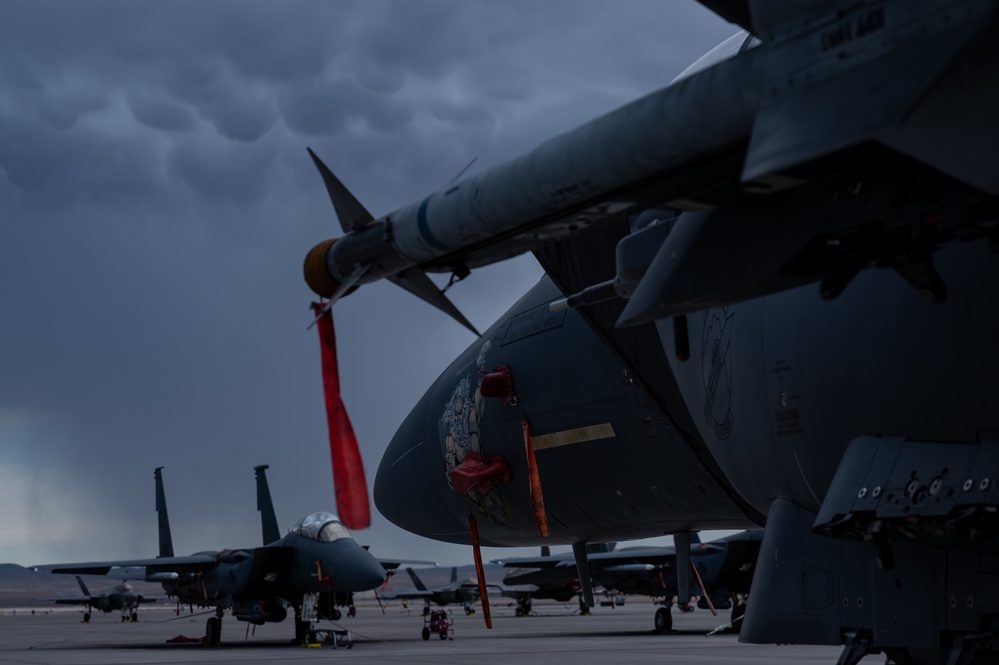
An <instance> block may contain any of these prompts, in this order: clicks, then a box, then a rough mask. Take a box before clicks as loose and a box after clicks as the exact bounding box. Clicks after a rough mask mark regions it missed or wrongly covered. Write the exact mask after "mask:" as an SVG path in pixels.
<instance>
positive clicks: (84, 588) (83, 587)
mask: <svg viewBox="0 0 999 665" xmlns="http://www.w3.org/2000/svg"><path fill="white" fill-rule="evenodd" d="M74 577H75V578H76V583H77V584H79V585H80V591H82V592H83V595H84V596H87V597H88V598H89V597H90V592H89V591H87V585H86V584H84V583H83V578H82V577H80V576H79V575H74Z"/></svg>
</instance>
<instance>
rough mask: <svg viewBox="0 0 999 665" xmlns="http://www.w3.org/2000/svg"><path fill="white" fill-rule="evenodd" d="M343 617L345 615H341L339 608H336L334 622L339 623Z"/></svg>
mask: <svg viewBox="0 0 999 665" xmlns="http://www.w3.org/2000/svg"><path fill="white" fill-rule="evenodd" d="M342 616H343V615H342V614H341V613H340V610H338V609H337V608H335V607H334V608H333V617H332V618H333V620H334V621H339V620H340V617H342Z"/></svg>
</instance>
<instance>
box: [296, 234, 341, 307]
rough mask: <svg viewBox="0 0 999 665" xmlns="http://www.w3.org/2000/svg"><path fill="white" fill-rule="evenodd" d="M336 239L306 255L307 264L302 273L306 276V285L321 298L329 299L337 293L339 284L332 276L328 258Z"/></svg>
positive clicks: (323, 243)
mask: <svg viewBox="0 0 999 665" xmlns="http://www.w3.org/2000/svg"><path fill="white" fill-rule="evenodd" d="M335 242H336V239H331V240H324V241H322V242H321V243H319V244H318V245H316V246H315V247H313V248H312V249H310V250H309V253H308V254H306V255H305V264H304V265H303V266H302V272H303V273H304V274H305V283H306V284H308V285H309V288H310V289H312V292H313V293H315V294H316V295H317V296H319V297H321V298H329V297H330V296H332V295H333V294H334V293H335V292H336V289H337V287H338V286H339V284H338V283H337V281H336V280H335V279H333V276H332V275H330V270H329V267H328V266H327V263H326V257H327V255H329V252H330V248H331V247H332V246H333V243H335Z"/></svg>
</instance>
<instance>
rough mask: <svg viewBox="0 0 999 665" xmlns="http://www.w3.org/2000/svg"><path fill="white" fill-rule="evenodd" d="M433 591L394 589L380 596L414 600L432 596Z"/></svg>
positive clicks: (388, 598)
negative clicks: (392, 591)
mask: <svg viewBox="0 0 999 665" xmlns="http://www.w3.org/2000/svg"><path fill="white" fill-rule="evenodd" d="M434 595H435V594H434V592H433V591H419V590H414V591H396V592H394V593H387V594H382V596H381V597H382V598H384V599H386V600H416V599H420V598H424V599H425V598H433V597H434Z"/></svg>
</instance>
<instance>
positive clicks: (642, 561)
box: [493, 531, 763, 632]
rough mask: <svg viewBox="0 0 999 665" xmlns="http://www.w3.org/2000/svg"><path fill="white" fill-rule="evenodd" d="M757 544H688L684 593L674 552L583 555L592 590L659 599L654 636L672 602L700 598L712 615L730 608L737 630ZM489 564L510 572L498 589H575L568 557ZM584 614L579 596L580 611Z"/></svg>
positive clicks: (734, 539)
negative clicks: (689, 581)
mask: <svg viewBox="0 0 999 665" xmlns="http://www.w3.org/2000/svg"><path fill="white" fill-rule="evenodd" d="M695 536H696V534H691V539H692V540H694V538H695ZM762 540H763V532H762V531H743V532H741V533H738V534H735V535H732V536H726V537H724V538H720V539H718V540H715V541H711V542H706V543H702V542H693V543H692V544H691V546H690V562H691V564H692V566H693V568H692V570H693V571H696V574H695V575H694V576H693V580H692V582H693V583H692V584H691V585H690V587H688V588H687V589H686V591H685V592H684V593H680V591H679V590H678V589H677V586H676V579H677V577H676V565H677V556H676V549H675V548H674V547H625V548H620V549H619V548H616V547H614V546H613V545H614V544H613V543H611V544H609V545H610V546H608V547H603V548H602V551H598V550H595V549H594V546H595V545H598V544H596V543H591V544H590V545H589V549H588V551H587V560H588V562H589V572H590V579H591V581H592V583H593V584H594V585H599V586H602V587H604V588H605V589H609V590H613V591H616V592H618V593H624V594H635V595H643V596H650V597H653V598H661V599H663V600H662V605H663V606H662V607H660V608H658V609H657V610H656V613H655V629H656V631H658V632H663V631H667V630H670V629H671V628H672V626H673V617H672V615H671V614H670V610H671V608H672V606H673V598H674V597H676V599H677V604H678V605H679V606H680V608H681V610H683V611H689V610H690V609H692V605H691V603H690V601H691V599H692V598H693V597H695V596H697V597H699V598H700V600H699V601H698V604H699V605H702V606H703V607H705V608H708V609H711V610H712V611H715V608H718V609H729V608H731V610H732V615H731V623H732V626H733V628H735V629H736V630H738V629H739V628H740V627H741V625H742V621H741V620H742V616H743V614H744V613H745V609H746V606H745V603H744V602H743V601H744V600H745V599H746V596H748V594H749V587H750V582H751V580H752V576H753V572H754V570H755V567H756V558H757V555H758V554H759V550H760V543H761V541H762ZM493 563H499V564H502V565H503V566H504V567H506V568H511V569H512V570H511V571H510V573H509V574H507V576H506V577H505V578H503V583H504V584H516V585H520V584H533V585H536V586H537V587H538V588H539V593H538V594H537V595H536V597H543V596H542V595H541V594H543V593H545V592H546V591H548V590H554V591H556V592H564V591H567V590H571V589H573V588H575V589H576V591H577V592H578V591H580V590H581V586H580V583H579V578H578V571H577V569H576V561H575V557H574V556H573V555H572V554H571V553H570V554H567V555H556V556H541V557H514V558H509V559H499V560H495V561H493ZM570 597H571V596H570ZM733 598H734V599H735V602H733ZM519 609H521V613H529V612H530V610H531V607H530V601H528V603H527V605H526V607H521V608H519ZM587 610H588V608H587V607H586V604H585V602H584V601H583V599H582V597H581V598H580V611H582V612H586V611H587Z"/></svg>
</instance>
